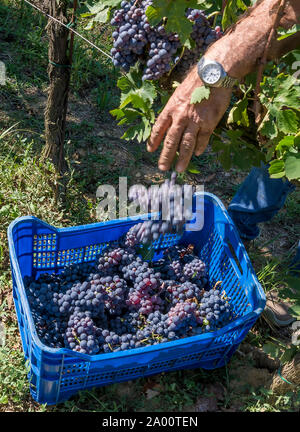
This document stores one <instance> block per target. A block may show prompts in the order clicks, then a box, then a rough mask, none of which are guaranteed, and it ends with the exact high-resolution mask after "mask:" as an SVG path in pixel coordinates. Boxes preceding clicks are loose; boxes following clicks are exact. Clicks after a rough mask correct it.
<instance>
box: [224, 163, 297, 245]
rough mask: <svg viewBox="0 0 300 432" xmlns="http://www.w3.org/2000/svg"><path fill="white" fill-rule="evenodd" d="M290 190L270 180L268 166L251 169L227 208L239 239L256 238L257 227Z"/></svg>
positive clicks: (266, 218) (279, 180) (280, 183)
mask: <svg viewBox="0 0 300 432" xmlns="http://www.w3.org/2000/svg"><path fill="white" fill-rule="evenodd" d="M294 189H295V186H294V185H292V184H291V183H290V182H289V181H287V180H286V181H284V180H282V179H271V178H270V176H269V172H268V166H266V165H263V164H262V166H261V167H260V168H252V169H251V171H250V173H249V175H248V176H247V178H246V179H245V180H244V182H243V183H242V185H241V186H240V188H239V190H238V191H237V193H236V194H235V196H234V197H233V199H232V201H231V203H230V205H229V207H228V211H229V214H230V216H231V218H232V219H233V221H234V223H235V225H236V226H237V228H238V230H239V232H240V236H241V237H242V238H245V239H249V240H252V239H254V238H255V237H257V236H258V235H259V227H258V226H257V224H258V223H260V222H267V221H269V220H271V219H272V218H273V217H274V216H275V215H276V213H277V212H278V211H279V210H280V209H281V208H282V207H283V205H284V203H285V200H286V197H287V196H288V194H289V193H291V192H292V191H293V190H294Z"/></svg>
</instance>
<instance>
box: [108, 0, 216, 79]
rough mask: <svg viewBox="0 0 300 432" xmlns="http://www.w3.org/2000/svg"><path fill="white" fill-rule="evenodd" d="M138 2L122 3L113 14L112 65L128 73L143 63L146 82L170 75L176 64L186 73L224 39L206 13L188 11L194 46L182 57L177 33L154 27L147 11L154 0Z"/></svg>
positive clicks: (160, 25) (196, 10)
mask: <svg viewBox="0 0 300 432" xmlns="http://www.w3.org/2000/svg"><path fill="white" fill-rule="evenodd" d="M138 3H139V4H137V2H136V1H135V0H132V1H122V3H121V5H120V8H119V9H118V10H116V11H115V12H114V15H113V18H112V20H111V25H112V26H114V27H115V30H114V31H113V34H112V36H113V40H114V46H113V48H112V50H111V55H112V57H113V63H114V65H115V66H116V67H121V68H122V69H124V70H125V71H126V72H128V71H129V69H130V67H131V66H133V65H135V64H136V63H137V61H140V62H141V63H142V64H143V65H145V68H144V71H143V80H157V79H159V78H161V77H162V76H163V75H165V74H166V73H168V72H170V71H171V69H172V67H174V66H175V65H176V64H177V66H176V69H177V70H178V71H179V70H180V71H181V72H182V71H183V72H185V71H186V70H188V69H189V68H190V66H191V65H192V64H195V63H196V62H197V61H199V58H200V55H201V54H203V53H204V52H205V50H206V49H207V47H208V46H209V45H210V44H211V43H212V42H214V41H215V40H217V39H218V38H219V37H221V36H222V32H221V29H220V28H219V27H216V29H215V30H213V29H212V28H211V25H210V22H209V21H208V19H207V18H206V16H205V14H204V12H203V11H201V10H199V9H191V8H189V9H188V10H187V12H186V17H187V18H188V19H189V20H190V21H192V22H193V23H194V25H193V30H192V33H191V38H192V39H193V41H194V42H195V44H194V45H195V46H194V47H193V48H192V49H191V50H187V49H185V51H184V54H183V56H182V57H180V56H179V57H178V51H179V49H181V48H182V44H181V42H180V39H179V36H178V34H177V33H172V32H169V33H168V32H167V31H166V29H165V27H164V25H163V23H160V24H159V25H158V26H155V27H153V26H151V25H150V24H149V21H148V18H147V16H146V10H147V8H148V7H149V6H151V5H152V3H153V1H152V0H144V1H141V2H138Z"/></svg>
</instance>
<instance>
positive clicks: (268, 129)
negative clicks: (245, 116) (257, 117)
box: [258, 115, 278, 139]
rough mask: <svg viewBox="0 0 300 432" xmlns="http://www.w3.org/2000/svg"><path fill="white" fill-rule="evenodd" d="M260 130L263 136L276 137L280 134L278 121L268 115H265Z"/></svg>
mask: <svg viewBox="0 0 300 432" xmlns="http://www.w3.org/2000/svg"><path fill="white" fill-rule="evenodd" d="M258 132H260V133H261V134H262V135H263V136H265V137H267V138H270V139H274V138H276V137H277V135H278V129H277V126H276V123H275V122H274V121H273V120H271V119H270V118H269V116H268V115H266V116H265V118H264V119H263V121H262V122H261V124H260V126H259V128H258Z"/></svg>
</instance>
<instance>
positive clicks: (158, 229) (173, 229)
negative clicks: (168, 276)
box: [125, 172, 192, 246]
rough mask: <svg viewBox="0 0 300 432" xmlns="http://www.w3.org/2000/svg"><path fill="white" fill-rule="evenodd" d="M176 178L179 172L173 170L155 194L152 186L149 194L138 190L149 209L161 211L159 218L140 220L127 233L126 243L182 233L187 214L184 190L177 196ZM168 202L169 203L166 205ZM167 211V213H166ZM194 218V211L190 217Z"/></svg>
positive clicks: (135, 242) (137, 242)
mask: <svg viewBox="0 0 300 432" xmlns="http://www.w3.org/2000/svg"><path fill="white" fill-rule="evenodd" d="M176 178H177V174H176V173H175V172H173V173H172V174H171V179H170V180H169V179H166V180H165V181H164V183H163V184H162V185H161V187H160V189H159V193H158V194H156V195H155V196H153V195H152V194H151V192H152V191H151V188H149V190H148V196H147V197H143V196H140V195H139V192H138V191H136V196H135V198H136V197H139V198H140V199H141V201H143V200H145V201H146V204H144V206H145V205H146V207H147V209H148V211H149V212H150V211H151V209H153V208H154V209H157V211H158V212H160V215H161V216H160V218H159V219H158V220H156V219H151V220H146V221H144V222H140V223H138V224H136V225H134V226H133V227H132V228H131V229H130V230H129V231H128V233H127V235H126V238H125V243H126V244H128V245H130V246H134V245H137V244H139V243H143V244H150V243H152V242H153V241H156V240H158V239H159V237H160V236H161V235H164V234H166V233H173V234H175V233H177V234H182V233H183V229H184V224H185V221H186V215H185V214H184V212H183V198H184V196H183V190H181V195H180V196H176V190H175V186H176ZM166 204H167V205H166ZM165 213H166V214H165ZM191 218H192V213H190V214H189V219H191Z"/></svg>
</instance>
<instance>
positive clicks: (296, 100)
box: [273, 86, 300, 110]
mask: <svg viewBox="0 0 300 432" xmlns="http://www.w3.org/2000/svg"><path fill="white" fill-rule="evenodd" d="M273 102H274V105H275V106H276V107H277V108H278V109H280V108H282V107H287V108H293V109H296V110H297V109H299V108H300V86H298V87H294V88H293V89H291V90H289V91H281V92H279V93H278V95H277V96H276V97H275V98H274V101H273Z"/></svg>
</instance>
